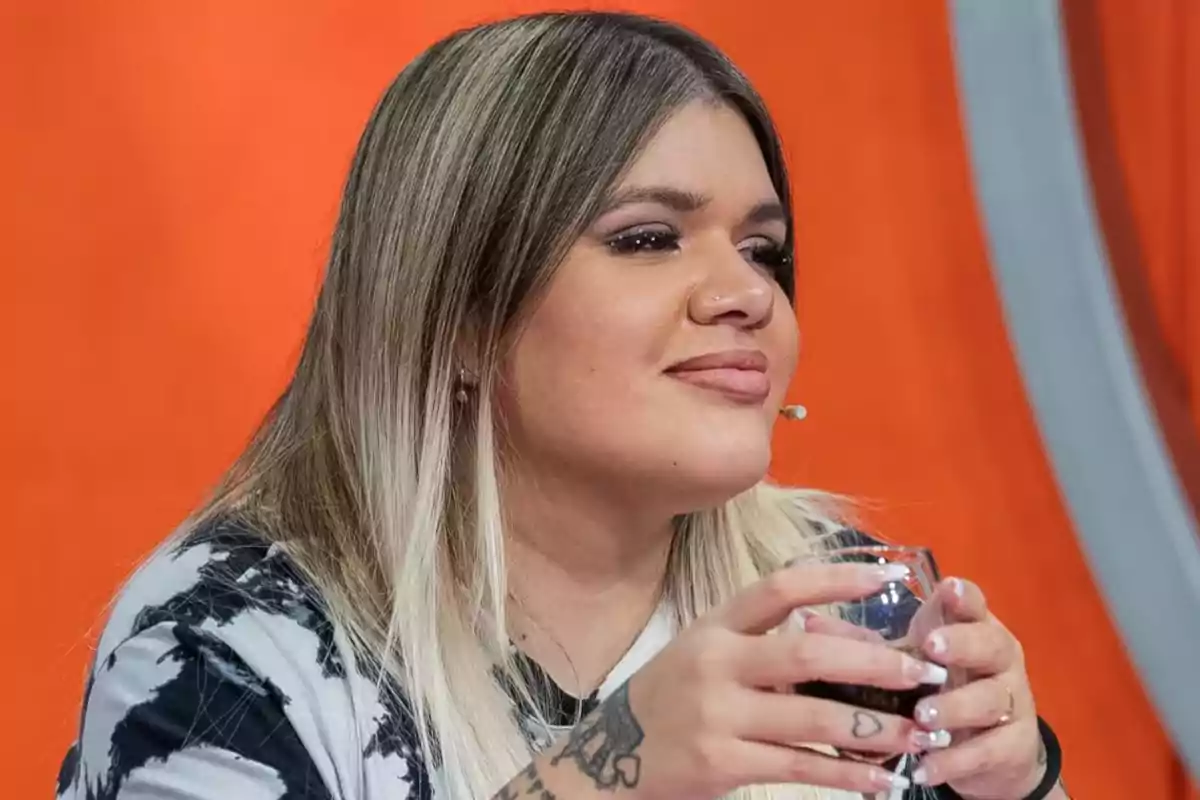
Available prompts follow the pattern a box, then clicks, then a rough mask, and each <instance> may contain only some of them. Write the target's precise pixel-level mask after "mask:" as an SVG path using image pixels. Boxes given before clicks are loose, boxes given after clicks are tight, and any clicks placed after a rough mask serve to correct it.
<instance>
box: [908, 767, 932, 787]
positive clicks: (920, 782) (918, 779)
mask: <svg viewBox="0 0 1200 800" xmlns="http://www.w3.org/2000/svg"><path fill="white" fill-rule="evenodd" d="M912 779H913V783H915V784H916V785H917V786H927V785H929V772H928V771H926V769H925V768H924V767H917V771H916V772H914V773H913V776H912Z"/></svg>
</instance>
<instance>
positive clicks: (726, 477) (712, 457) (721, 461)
mask: <svg viewBox="0 0 1200 800" xmlns="http://www.w3.org/2000/svg"><path fill="white" fill-rule="evenodd" d="M677 463H678V466H677V467H676V468H675V470H674V474H673V476H672V477H673V479H674V481H673V482H674V483H675V486H673V487H671V490H670V491H671V494H673V495H676V496H678V497H679V498H680V500H681V502H680V503H679V505H680V506H682V507H681V508H679V509H678V511H677V513H685V512H688V511H698V510H700V509H704V508H715V507H717V506H720V505H722V504H724V503H725V502H727V501H728V500H730V499H732V498H734V497H736V496H737V495H739V494H741V493H742V492H744V491H746V490H747V489H750V488H751V487H753V486H754V485H755V484H757V483H758V482H759V481H761V480H762V479H763V478H765V477H766V475H767V469H768V467H769V466H770V464H771V445H770V443H769V442H763V443H762V444H761V445H757V446H747V443H746V442H744V441H743V442H741V443H740V446H739V447H736V448H734V447H726V448H715V447H714V448H689V452H688V454H687V455H686V456H685V455H684V454H680V458H679V459H677Z"/></svg>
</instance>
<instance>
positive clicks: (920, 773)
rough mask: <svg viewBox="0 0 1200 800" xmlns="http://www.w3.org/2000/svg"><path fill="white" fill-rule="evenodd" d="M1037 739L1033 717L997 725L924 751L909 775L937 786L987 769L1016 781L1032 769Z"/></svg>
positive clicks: (985, 771)
mask: <svg viewBox="0 0 1200 800" xmlns="http://www.w3.org/2000/svg"><path fill="white" fill-rule="evenodd" d="M1039 742H1040V738H1039V733H1038V729H1037V722H1036V720H1033V719H1026V720H1021V721H1020V722H1014V723H1012V724H1010V725H1001V726H1000V727H999V728H993V729H992V730H990V731H987V732H986V733H983V734H980V735H978V736H976V737H974V738H972V739H969V740H966V741H964V742H963V743H962V744H957V745H953V746H951V747H949V748H948V749H945V750H940V751H937V752H931V753H928V754H926V755H925V756H923V757H922V758H921V763H920V766H919V767H918V768H917V770H916V772H914V773H913V779H914V782H916V783H921V784H925V785H927V786H940V785H941V784H944V783H953V782H954V781H958V780H962V779H964V778H968V777H970V776H973V775H982V774H984V773H990V774H995V775H998V776H1000V775H1009V774H1011V776H1012V780H1013V781H1014V782H1016V781H1020V780H1021V779H1022V778H1024V777H1025V775H1026V773H1029V774H1030V775H1032V774H1033V773H1034V772H1035V771H1036V767H1037V758H1038V756H1037V753H1038V743H1039ZM1031 782H1032V783H1035V784H1036V781H1031ZM1030 788H1032V786H1031V787H1030ZM1018 796H1020V795H1018Z"/></svg>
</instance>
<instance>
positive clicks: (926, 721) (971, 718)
mask: <svg viewBox="0 0 1200 800" xmlns="http://www.w3.org/2000/svg"><path fill="white" fill-rule="evenodd" d="M1012 683H1014V680H1013V679H1012V678H1010V677H1008V676H1002V677H995V678H984V679H982V680H978V681H974V682H973V683H968V684H967V685H966V686H963V687H962V688H959V689H953V690H951V691H949V692H946V693H945V694H939V695H934V696H932V697H926V698H924V699H922V700H921V701H920V702H919V703H917V709H916V712H915V713H914V715H913V716H914V718H915V719H916V721H917V722H918V723H919V724H920V725H921V726H922V727H924V728H926V729H928V730H939V729H945V730H951V731H954V730H962V729H964V728H990V727H992V726H993V725H998V724H1000V723H1001V722H1002V721H1004V719H1005V717H1006V716H1007V717H1008V718H1009V719H1017V718H1019V717H1022V716H1026V713H1025V712H1026V710H1027V707H1028V703H1027V702H1026V698H1027V693H1026V692H1024V691H1021V690H1019V689H1014V688H1012Z"/></svg>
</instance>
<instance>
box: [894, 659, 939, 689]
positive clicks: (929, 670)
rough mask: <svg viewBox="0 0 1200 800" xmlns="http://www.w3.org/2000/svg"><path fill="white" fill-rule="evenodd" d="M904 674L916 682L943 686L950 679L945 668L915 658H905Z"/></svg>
mask: <svg viewBox="0 0 1200 800" xmlns="http://www.w3.org/2000/svg"><path fill="white" fill-rule="evenodd" d="M904 674H905V675H907V676H908V677H909V678H911V679H913V680H914V681H918V682H920V683H928V684H932V685H934V686H941V685H942V684H944V683H945V682H946V681H947V680H949V679H950V673H949V672H948V671H947V670H946V668H945V667H940V666H938V665H937V664H930V663H929V662H928V661H918V660H917V659H915V658H908V657H907V656H905V658H904Z"/></svg>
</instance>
